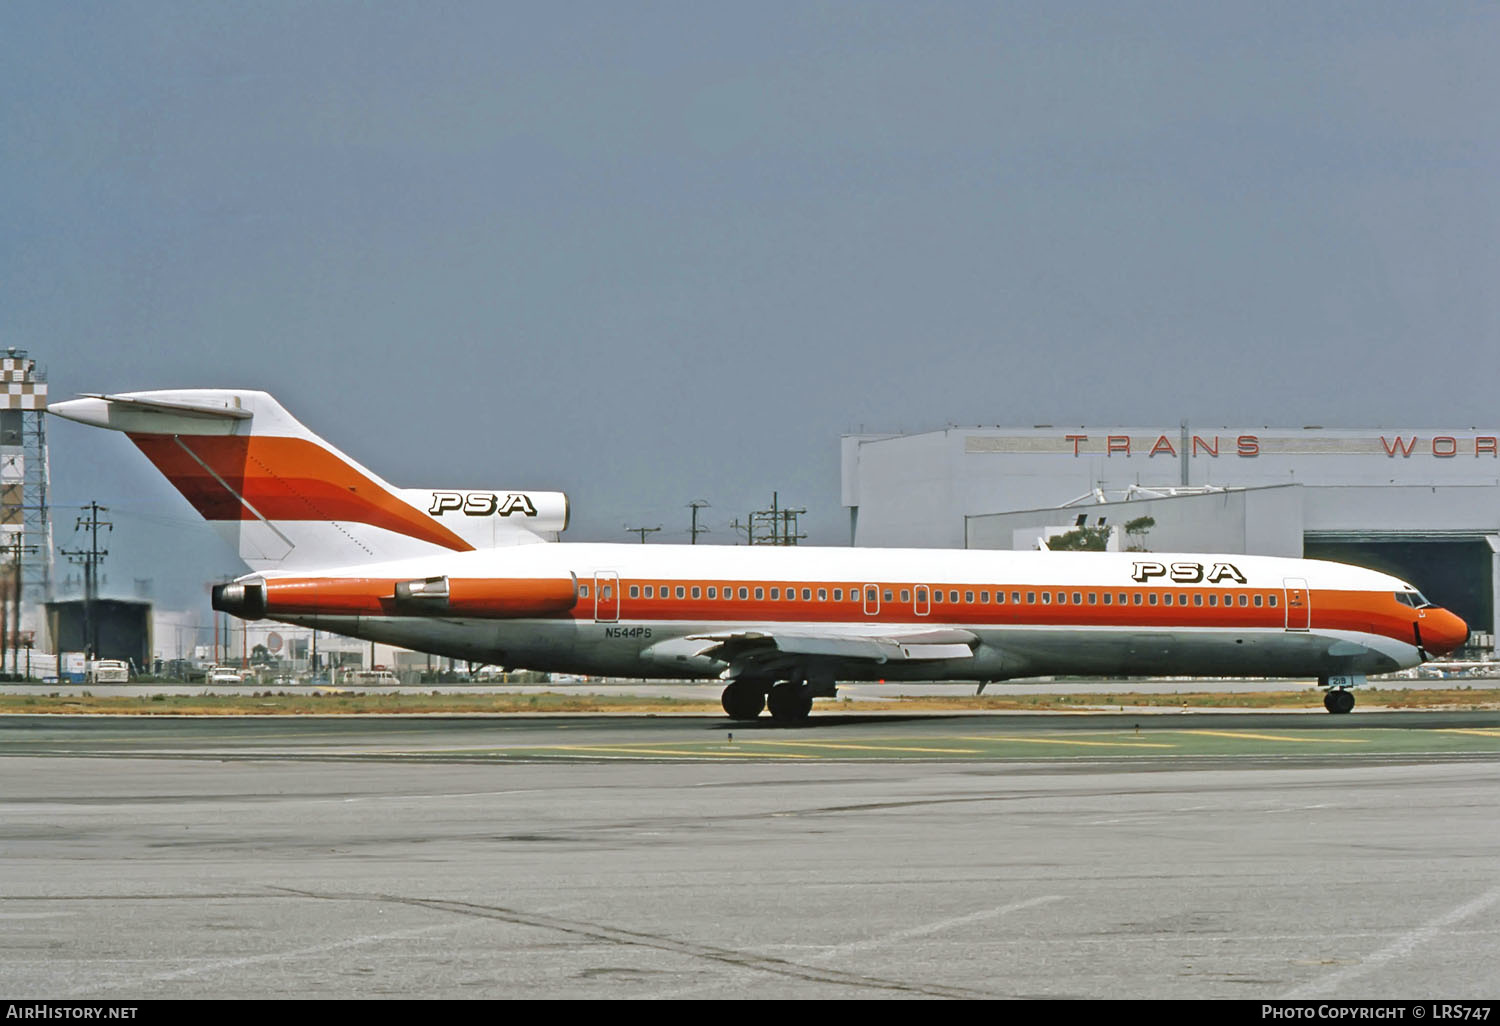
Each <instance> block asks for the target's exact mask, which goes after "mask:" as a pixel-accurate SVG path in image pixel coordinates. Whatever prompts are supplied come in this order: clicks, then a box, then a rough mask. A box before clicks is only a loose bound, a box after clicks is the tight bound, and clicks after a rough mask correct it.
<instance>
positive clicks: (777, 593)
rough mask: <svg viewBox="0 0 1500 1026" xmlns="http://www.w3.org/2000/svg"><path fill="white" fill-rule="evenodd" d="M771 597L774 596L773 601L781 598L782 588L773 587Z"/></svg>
mask: <svg viewBox="0 0 1500 1026" xmlns="http://www.w3.org/2000/svg"><path fill="white" fill-rule="evenodd" d="M771 598H772V600H773V601H774V600H775V599H779V598H781V589H780V588H772V589H771Z"/></svg>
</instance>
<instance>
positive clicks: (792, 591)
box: [786, 588, 797, 602]
mask: <svg viewBox="0 0 1500 1026" xmlns="http://www.w3.org/2000/svg"><path fill="white" fill-rule="evenodd" d="M786 600H787V601H788V602H796V601H797V589H796V588H788V589H787V590H786Z"/></svg>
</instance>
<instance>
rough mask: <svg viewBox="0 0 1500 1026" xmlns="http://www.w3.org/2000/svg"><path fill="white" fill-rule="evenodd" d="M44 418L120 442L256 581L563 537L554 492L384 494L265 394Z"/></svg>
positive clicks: (198, 394)
mask: <svg viewBox="0 0 1500 1026" xmlns="http://www.w3.org/2000/svg"><path fill="white" fill-rule="evenodd" d="M50 412H52V413H53V414H56V415H57V416H60V417H64V418H67V419H68V420H75V421H78V422H80V423H84V424H90V425H93V426H96V427H104V428H111V429H113V430H116V431H122V432H124V433H125V434H126V435H127V436H128V437H129V438H130V440H131V441H132V442H134V443H135V445H136V447H137V448H139V449H140V450H141V452H143V453H145V455H146V458H147V459H149V460H150V461H151V463H152V464H153V465H154V466H155V467H156V469H157V470H159V471H160V472H161V473H162V474H163V475H164V476H165V477H166V478H167V479H168V480H169V481H171V482H172V484H173V485H174V486H175V487H176V488H177V490H178V491H179V492H181V493H182V496H183V498H185V499H187V501H188V502H189V503H191V504H192V506H193V508H194V509H196V510H197V511H198V513H199V514H200V515H201V516H202V517H203V518H204V519H205V520H207V521H209V522H210V523H211V524H212V525H213V526H214V527H215V528H216V529H217V530H218V531H219V532H220V534H221V535H223V536H224V537H225V539H226V540H227V541H228V542H229V544H230V545H231V546H232V547H233V548H234V549H235V550H236V551H237V552H238V553H239V555H240V558H241V559H243V560H244V561H245V562H246V563H247V564H248V565H250V566H251V567H252V568H254V569H257V570H279V569H286V570H298V569H306V568H309V567H319V566H321V567H327V566H348V565H354V564H358V563H367V562H372V561H381V562H384V561H386V560H391V559H402V558H406V557H408V556H418V555H426V554H432V553H438V552H463V551H469V550H472V549H476V548H490V547H493V546H498V545H507V544H521V543H526V542H537V541H547V540H555V538H556V532H558V531H561V530H562V529H563V528H564V527H566V525H567V497H566V496H565V495H563V494H561V493H560V492H516V491H511V492H506V491H503V490H494V489H490V490H483V489H481V490H468V491H464V490H422V489H401V488H396V487H393V486H392V485H390V484H389V483H387V482H386V481H384V480H382V479H381V478H380V477H379V476H377V475H376V474H375V473H373V472H372V471H370V470H367V469H366V468H364V467H362V466H361V465H360V464H358V463H357V462H355V461H354V460H352V459H350V458H349V457H348V456H346V455H344V454H343V453H342V452H340V451H339V450H338V449H335V448H334V447H333V446H332V445H329V444H328V442H326V441H324V440H323V439H322V438H320V437H318V436H317V435H316V434H314V433H313V432H312V431H310V430H309V429H308V428H307V427H306V426H305V425H303V424H302V423H301V422H300V421H298V420H297V419H296V418H295V417H293V416H292V415H291V414H290V413H288V412H287V410H286V409H285V408H284V407H283V406H282V405H281V404H280V403H278V402H277V401H276V400H275V399H274V398H272V397H271V396H270V395H269V394H267V393H265V392H255V391H246V390H238V389H174V390H168V391H155V392H130V393H124V394H119V395H102V394H99V395H95V394H91V395H85V396H83V397H81V398H78V399H71V400H68V401H67V402H62V403H54V404H53V405H52V406H51V407H50ZM455 497H456V498H455Z"/></svg>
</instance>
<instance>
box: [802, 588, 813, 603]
mask: <svg viewBox="0 0 1500 1026" xmlns="http://www.w3.org/2000/svg"><path fill="white" fill-rule="evenodd" d="M811 598H812V589H811V588H803V589H802V601H803V602H807V601H809V600H810V599H811Z"/></svg>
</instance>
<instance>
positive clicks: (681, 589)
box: [677, 584, 687, 598]
mask: <svg viewBox="0 0 1500 1026" xmlns="http://www.w3.org/2000/svg"><path fill="white" fill-rule="evenodd" d="M686 595H687V589H686V588H684V587H683V586H682V585H680V584H679V585H678V586H677V597H678V598H684V597H686Z"/></svg>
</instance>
